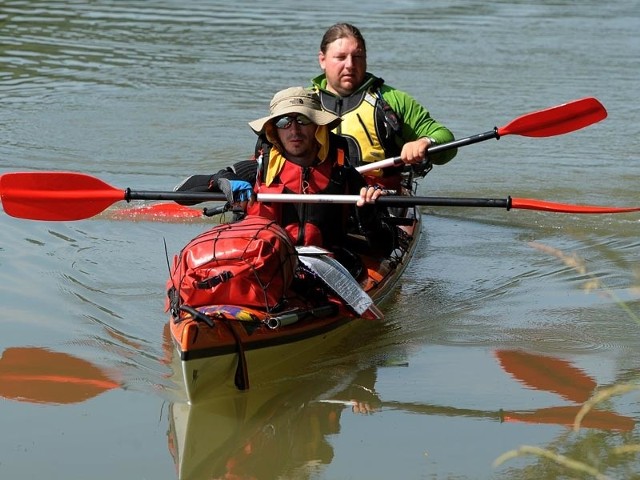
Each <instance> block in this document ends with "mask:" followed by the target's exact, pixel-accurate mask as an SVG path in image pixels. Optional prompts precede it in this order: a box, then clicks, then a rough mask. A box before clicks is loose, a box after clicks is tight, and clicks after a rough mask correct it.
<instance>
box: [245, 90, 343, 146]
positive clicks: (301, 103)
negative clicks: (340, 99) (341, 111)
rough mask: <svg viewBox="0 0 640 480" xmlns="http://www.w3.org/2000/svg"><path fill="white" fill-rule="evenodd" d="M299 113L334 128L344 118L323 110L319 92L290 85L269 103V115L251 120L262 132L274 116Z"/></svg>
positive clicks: (253, 127) (314, 121)
mask: <svg viewBox="0 0 640 480" xmlns="http://www.w3.org/2000/svg"><path fill="white" fill-rule="evenodd" d="M289 113H299V114H301V115H304V116H305V117H307V118H308V119H309V120H311V121H312V122H313V123H315V124H316V125H328V126H329V130H333V129H334V128H335V127H337V126H338V124H339V123H340V122H341V121H342V119H341V118H340V117H338V116H336V115H334V114H333V113H330V112H327V111H324V110H322V106H321V105H320V98H319V97H318V94H317V93H315V92H312V91H310V90H307V89H306V88H304V87H290V88H286V89H284V90H281V91H279V92H278V93H276V94H275V95H274V96H273V98H272V99H271V103H270V104H269V116H268V117H263V118H259V119H257V120H254V121H253V122H249V126H250V127H251V129H252V130H253V131H254V132H255V133H257V134H260V133H262V132H263V131H264V127H265V125H266V124H267V123H269V122H270V121H271V120H273V119H274V118H278V117H281V116H283V115H287V114H289Z"/></svg>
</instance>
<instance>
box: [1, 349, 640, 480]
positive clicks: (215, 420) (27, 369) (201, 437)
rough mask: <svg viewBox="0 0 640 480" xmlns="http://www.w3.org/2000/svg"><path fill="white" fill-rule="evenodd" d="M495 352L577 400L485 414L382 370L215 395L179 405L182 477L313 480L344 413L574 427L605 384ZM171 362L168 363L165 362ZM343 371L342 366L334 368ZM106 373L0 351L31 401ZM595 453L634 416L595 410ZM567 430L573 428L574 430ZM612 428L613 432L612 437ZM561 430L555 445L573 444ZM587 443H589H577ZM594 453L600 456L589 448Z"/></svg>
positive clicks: (101, 380) (100, 388) (517, 374)
mask: <svg viewBox="0 0 640 480" xmlns="http://www.w3.org/2000/svg"><path fill="white" fill-rule="evenodd" d="M494 356H495V358H496V360H497V362H498V364H499V365H500V367H501V368H502V369H503V371H504V372H505V373H506V374H508V375H510V376H511V377H513V378H514V379H515V380H517V381H518V382H520V383H522V384H523V385H524V386H526V387H527V388H530V389H532V390H534V391H539V392H547V393H552V394H554V395H557V396H559V397H560V398H561V399H563V400H565V401H569V402H571V403H572V404H570V405H559V406H554V407H543V408H537V409H535V408H534V409H528V410H503V409H500V410H483V409H471V408H457V407H455V406H450V405H437V404H429V403H418V402H399V401H393V400H384V399H382V398H380V396H379V395H378V394H377V393H376V391H375V383H376V378H377V368H376V367H368V368H361V369H357V370H356V371H355V372H352V375H340V374H335V375H326V376H325V379H326V378H329V379H330V380H329V381H323V382H319V381H317V378H314V377H313V375H311V376H309V377H307V378H305V377H297V378H289V379H283V380H282V381H280V382H277V383H275V384H270V385H265V387H264V388H256V389H253V390H249V391H246V392H234V393H232V394H228V392H227V393H226V394H225V395H220V396H217V397H216V396H215V393H214V394H213V395H212V397H211V401H209V402H205V403H203V404H199V405H197V406H189V405H187V404H186V403H182V402H180V401H174V402H172V403H171V404H170V407H169V414H168V424H169V425H168V449H169V452H170V454H171V456H172V458H173V460H174V462H175V465H176V469H177V471H178V474H179V478H180V479H181V480H199V479H205V478H206V479H211V478H261V477H264V475H268V476H269V477H272V478H276V477H287V478H309V477H312V476H313V475H314V474H317V473H318V472H319V470H320V469H322V468H323V466H328V465H329V464H331V463H332V461H333V458H334V446H333V444H332V436H334V435H336V434H338V433H339V432H340V429H341V425H340V424H341V420H342V417H343V415H345V414H347V415H354V414H365V415H378V414H380V415H384V414H385V412H386V411H393V410H398V411H402V412H407V413H412V414H419V415H425V416H440V417H467V418H474V419H479V420H485V421H492V422H493V421H497V422H500V423H513V422H525V423H529V424H553V425H563V426H567V427H571V426H573V423H574V419H575V417H576V415H577V413H578V411H579V410H580V408H581V404H583V403H584V402H586V401H587V400H589V399H590V398H592V397H593V395H594V393H595V392H596V391H597V390H598V389H599V388H601V386H600V387H599V386H598V385H597V382H596V381H595V380H594V379H593V378H591V377H590V376H589V375H587V374H586V373H585V372H584V371H583V370H581V369H580V368H577V367H576V366H574V365H573V364H572V363H571V362H569V361H567V360H563V359H560V358H555V357H551V356H547V355H540V354H535V353H529V352H524V351H520V350H508V349H500V350H496V351H495V352H494ZM165 361H169V359H165ZM334 373H335V372H334ZM113 377H114V375H113V374H107V373H106V371H105V369H103V368H100V367H98V366H96V365H94V364H92V363H91V362H89V361H87V360H84V359H81V358H78V357H76V356H74V355H71V354H69V353H64V352H55V351H52V350H49V349H46V348H40V347H12V348H7V349H6V350H5V351H4V352H3V354H2V357H0V396H2V397H4V398H7V399H11V400H16V401H21V402H29V403H38V404H42V403H45V404H70V403H79V402H83V401H86V400H89V399H91V398H94V397H96V396H98V395H100V394H102V393H105V392H107V391H109V390H112V389H117V388H120V387H121V383H120V382H117V381H115V380H114V379H113ZM581 427H582V428H583V429H585V430H583V431H586V432H588V433H586V434H585V436H586V437H587V438H590V439H591V441H592V442H593V441H594V440H593V439H599V440H597V441H595V442H596V443H595V444H594V445H592V446H591V447H590V448H592V451H593V452H594V453H597V454H598V455H601V456H602V458H605V457H606V456H607V455H610V454H609V453H608V450H605V448H604V447H606V446H608V445H609V443H611V441H612V440H611V439H612V438H616V437H612V436H611V435H614V434H616V433H626V432H631V431H633V430H634V427H635V419H633V418H631V417H628V416H624V415H620V414H618V413H615V412H613V411H608V410H598V409H592V410H590V411H589V413H588V414H587V415H586V417H585V418H584V419H583V421H582V423H581ZM567 431H568V430H567ZM605 432H609V433H607V434H605ZM567 438H568V437H566V436H565V435H561V436H560V438H559V439H556V440H554V442H552V443H553V444H554V445H552V446H550V447H549V448H558V446H557V445H555V443H558V442H560V443H561V444H562V448H565V449H570V443H569V442H568V440H567ZM577 441H578V442H584V441H585V440H584V439H583V440H580V439H578V440H577ZM590 455H591V454H590Z"/></svg>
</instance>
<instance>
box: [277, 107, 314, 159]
mask: <svg viewBox="0 0 640 480" xmlns="http://www.w3.org/2000/svg"><path fill="white" fill-rule="evenodd" d="M274 125H275V127H276V131H277V133H278V137H279V138H280V143H281V144H282V147H283V148H284V151H285V154H286V157H287V158H289V159H305V160H309V161H314V160H315V157H316V153H317V142H316V128H317V127H318V126H317V125H316V124H315V123H313V122H312V121H311V120H309V119H308V118H307V117H305V116H304V115H301V114H299V113H291V114H289V115H285V116H282V117H280V118H279V119H278V120H276V121H275V122H274Z"/></svg>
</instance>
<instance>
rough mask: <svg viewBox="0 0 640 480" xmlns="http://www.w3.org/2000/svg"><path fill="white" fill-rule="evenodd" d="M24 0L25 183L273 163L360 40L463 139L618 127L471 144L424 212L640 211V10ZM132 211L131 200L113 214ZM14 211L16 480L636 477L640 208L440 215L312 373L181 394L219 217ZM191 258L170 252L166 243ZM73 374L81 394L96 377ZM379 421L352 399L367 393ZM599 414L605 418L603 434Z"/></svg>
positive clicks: (2, 45) (4, 35)
mask: <svg viewBox="0 0 640 480" xmlns="http://www.w3.org/2000/svg"><path fill="white" fill-rule="evenodd" d="M328 5H329V6H327V7H324V6H323V5H322V4H320V3H318V2H308V1H295V2H293V1H288V0H273V1H270V2H248V1H245V0H239V1H237V2H234V3H232V4H229V3H226V2H220V1H218V0H210V1H209V0H186V1H178V0H144V1H143V0H138V1H129V0H122V1H120V0H118V1H116V0H110V1H109V0H97V1H92V2H86V1H80V0H59V1H38V0H29V1H26V0H2V2H1V3H0V173H6V172H11V171H50V170H55V171H77V172H82V173H87V174H90V175H93V176H96V177H98V178H101V179H102V180H104V181H106V182H108V183H109V184H111V185H114V186H117V187H122V188H125V187H131V188H132V189H135V190H170V189H171V188H172V187H173V185H174V184H176V183H177V182H178V181H180V180H181V179H182V178H183V177H184V176H186V175H189V174H191V173H207V172H211V171H215V170H217V169H218V168H220V167H222V166H225V165H227V164H229V163H231V162H234V161H236V160H239V159H244V158H248V157H249V155H250V154H251V153H252V149H253V145H254V141H255V138H254V136H253V134H252V132H251V131H250V129H249V128H248V126H247V124H246V122H247V121H249V120H252V119H255V118H258V117H260V116H263V115H264V114H265V113H266V110H267V106H268V102H269V99H270V98H271V96H272V95H273V93H274V92H275V91H277V90H279V89H281V88H284V87H287V86H291V85H306V84H307V83H308V82H309V79H310V78H312V77H313V76H315V75H317V74H318V65H317V60H316V55H317V50H318V46H319V42H320V38H321V36H322V34H323V33H324V30H325V29H326V28H327V27H328V26H329V25H331V24H333V23H335V22H337V21H349V22H352V23H355V24H356V25H358V26H359V27H360V28H361V30H362V31H363V34H364V35H365V37H366V39H367V42H368V51H369V69H370V70H371V71H372V72H373V73H376V74H378V75H379V76H382V77H383V78H384V79H385V80H386V81H387V83H389V84H391V85H393V86H395V87H397V88H401V89H403V90H406V91H408V92H410V93H411V94H412V95H413V96H414V97H415V98H417V99H418V100H419V101H420V102H422V103H423V104H425V105H426V106H427V107H428V108H429V109H430V111H431V113H432V115H433V116H434V117H435V118H436V119H438V120H439V121H441V122H443V123H445V124H446V125H447V126H449V127H450V128H451V129H452V130H453V131H454V133H455V135H456V136H457V137H459V138H461V137H464V136H468V135H473V134H477V133H481V132H485V131H487V130H490V129H492V128H493V127H494V126H502V125H505V124H507V123H508V122H509V121H511V120H512V119H515V118H517V117H518V116H520V115H523V114H525V113H528V112H532V111H537V110H540V109H543V108H547V107H550V106H554V105H558V104H562V103H564V102H567V101H570V100H574V99H578V98H582V97H596V98H598V99H599V100H600V101H601V102H602V103H603V105H604V106H605V107H606V109H607V111H608V118H607V119H606V120H604V121H601V122H599V123H597V124H594V125H592V126H589V127H587V128H585V129H583V130H580V131H577V132H574V133H570V134H566V135H561V136H557V137H552V138H525V137H520V136H517V135H511V136H505V137H503V138H502V139H500V141H498V142H496V141H494V140H491V141H487V142H483V143H479V144H476V145H471V146H467V147H464V148H461V149H460V151H459V153H458V156H457V157H456V158H455V159H454V160H453V161H452V162H451V163H450V164H448V165H446V166H441V167H436V168H435V169H434V171H433V172H432V173H431V174H429V176H428V177H427V178H425V179H424V180H423V181H422V182H421V184H420V193H421V194H423V195H438V196H451V197H459V196H464V197H491V198H492V197H497V198H504V197H506V196H507V195H512V196H514V197H524V198H530V197H531V198H538V199H541V200H547V201H558V202H565V203H576V204H600V205H615V206H623V205H631V206H633V205H639V204H640V194H638V181H639V180H640V166H639V163H638V160H639V151H640V127H639V125H640V124H639V123H638V118H639V117H640V107H639V106H638V98H639V97H640V83H639V82H638V72H639V71H640V42H639V41H638V31H640V10H638V9H637V8H636V7H637V6H635V5H634V2H628V1H623V0H618V1H612V2H599V1H595V0H587V1H585V2H579V3H576V2H569V1H555V2H526V1H491V2H472V1H470V0H457V1H444V0H436V1H431V2H423V1H419V0H397V1H394V2H383V1H379V0H376V1H373V0H372V1H364V2H346V1H343V0H338V1H336V2H330V3H329V4H328ZM122 208H124V206H123V205H121V204H118V205H115V206H114V207H113V208H112V209H110V210H109V212H113V211H117V210H118V209H122ZM109 212H107V213H105V214H102V215H99V216H97V217H95V218H92V219H88V220H81V221H77V222H40V221H27V220H22V219H17V218H13V217H9V216H8V215H6V214H5V213H4V212H2V213H1V214H0V227H1V228H0V302H1V304H2V306H3V308H2V312H1V313H0V320H1V321H2V325H3V333H2V335H1V336H0V352H2V357H1V358H0V380H1V384H0V385H1V386H0V396H1V397H2V398H0V419H1V424H2V433H1V434H0V477H2V478H15V479H31V478H45V477H46V478H52V479H53V478H55V479H65V480H68V479H89V478H90V479H123V480H124V479H146V478H148V479H151V478H153V479H154V480H160V479H167V480H170V479H176V478H182V479H183V480H186V479H205V478H206V479H212V478H259V479H271V478H317V479H343V478H345V479H346V478H352V479H360V478H362V479H364V478H366V479H387V478H406V479H418V478H434V479H435V478H437V479H440V478H442V479H445V478H447V479H450V478H456V479H488V478H500V479H501V478H505V479H506V478H509V479H514V478H516V479H524V478H536V479H540V478H569V477H571V476H572V475H573V476H578V475H579V473H577V471H576V470H575V468H576V467H574V469H572V468H570V467H566V466H558V465H557V464H556V463H555V462H554V461H552V460H549V459H545V458H543V457H541V456H540V455H536V454H531V453H530V451H528V450H523V451H521V455H519V456H517V457H516V458H512V459H509V460H506V461H505V462H503V463H500V464H494V461H495V460H496V459H497V458H498V457H500V455H502V454H503V453H505V452H509V451H512V450H514V449H518V448H520V447H521V446H523V445H528V446H531V447H537V448H541V449H548V450H549V451H550V452H554V453H555V454H560V455H565V456H566V457H568V458H570V459H573V460H576V461H580V462H584V463H585V464H588V465H589V466H590V467H592V468H594V469H596V470H597V471H599V472H601V473H603V474H606V475H608V476H610V478H629V477H631V476H632V475H637V474H638V467H639V465H640V463H639V461H638V457H637V454H635V453H618V452H616V451H615V450H614V448H615V447H618V446H621V445H626V444H637V443H639V442H640V439H639V432H638V427H637V426H636V422H637V421H638V419H640V405H639V402H638V393H637V392H635V391H630V392H626V393H625V392H622V393H619V394H617V395H612V396H610V397H608V398H606V399H605V400H604V401H603V402H600V403H598V404H597V405H595V406H594V407H593V408H594V409H595V410H598V412H594V413H591V414H588V415H587V416H586V417H585V418H584V420H583V422H582V425H583V428H581V429H579V430H578V431H573V430H572V428H571V425H572V424H573V421H574V417H575V415H576V413H577V412H578V409H579V408H580V406H581V405H582V404H583V403H584V402H585V401H587V400H588V399H589V398H591V397H592V395H594V394H595V393H596V392H603V391H604V392H607V391H608V390H607V389H608V388H609V387H612V386H614V385H635V384H636V382H637V381H638V376H639V375H640V355H638V351H639V348H640V264H639V263H638V253H639V251H640V240H639V239H638V233H639V231H640V223H639V222H640V220H639V219H640V216H639V215H638V214H620V215H574V214H561V213H543V212H538V211H524V210H512V211H510V212H507V211H502V210H496V209H482V208H452V207H451V208H429V209H425V210H424V215H425V226H424V235H423V237H422V239H421V244H420V245H419V247H418V250H417V254H416V257H415V258H414V260H413V262H412V264H411V265H410V267H409V269H408V271H407V272H406V274H405V275H404V277H403V278H402V281H401V283H400V284H399V285H398V288H397V289H396V291H395V293H394V295H393V296H392V298H391V300H390V301H389V303H388V304H387V305H386V306H385V308H384V312H385V315H386V319H385V321H384V322H383V323H368V324H365V325H363V326H362V328H361V329H359V330H358V331H357V333H356V334H354V336H352V337H348V338H347V339H345V340H344V342H343V343H342V344H340V345H338V346H336V348H333V349H331V350H330V351H329V352H328V353H326V354H325V355H323V356H322V358H319V359H316V360H315V362H314V363H313V364H312V366H311V367H310V368H308V369H306V370H304V371H303V372H302V373H301V374H300V375H296V376H293V377H291V378H283V380H282V382H279V383H278V385H273V386H268V387H264V388H258V389H256V390H252V391H250V392H249V393H248V394H246V395H243V394H237V395H231V396H230V397H227V398H223V399H220V400H219V401H217V402H212V403H211V404H210V405H207V406H206V407H203V408H198V409H190V408H189V407H188V406H186V405H184V403H183V400H184V398H183V396H182V394H181V391H180V388H179V385H178V384H176V383H175V382H174V380H173V378H174V377H173V370H172V366H171V364H170V362H168V359H169V357H170V347H168V346H167V341H166V334H165V332H164V328H165V325H166V323H167V316H166V315H165V313H164V311H163V308H164V296H165V294H164V290H165V281H166V278H167V262H166V256H167V252H168V253H169V255H171V254H173V253H175V252H176V251H178V250H179V249H180V248H181V246H183V245H184V244H185V243H186V242H187V241H188V240H189V239H190V238H192V237H193V236H195V235H196V234H197V233H199V232H200V231H202V230H203V229H204V228H206V227H207V223H206V222H203V221H178V220H176V219H170V220H171V221H161V220H159V219H151V220H144V219H142V220H135V219H133V218H126V217H125V219H124V220H123V219H116V218H115V217H114V216H113V215H110V214H109ZM165 243H166V251H165ZM73 379H75V381H74V380H73ZM354 401H355V402H359V403H358V405H366V406H367V408H368V410H366V411H360V410H359V409H358V408H353V402H354ZM590 415H591V416H590Z"/></svg>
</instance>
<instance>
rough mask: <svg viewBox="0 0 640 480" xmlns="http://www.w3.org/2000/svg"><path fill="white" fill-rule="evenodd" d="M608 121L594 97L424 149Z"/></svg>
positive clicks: (549, 133)
mask: <svg viewBox="0 0 640 480" xmlns="http://www.w3.org/2000/svg"><path fill="white" fill-rule="evenodd" d="M605 118H607V110H606V109H605V108H604V106H603V105H602V104H601V103H600V102H599V101H598V100H597V99H596V98H593V97H587V98H581V99H579V100H573V101H571V102H567V103H563V104H561V105H556V106H555V107H550V108H546V109H544V110H539V111H537V112H531V113H527V114H524V115H522V116H520V117H518V118H515V119H514V120H512V121H511V122H509V123H508V124H506V125H505V126H503V127H500V128H498V127H494V129H493V130H489V131H488V132H485V133H480V134H477V135H472V136H470V137H465V138H461V139H459V140H455V141H453V142H449V143H443V144H442V145H435V146H433V147H431V148H429V149H428V150H427V153H428V154H434V153H440V152H444V151H445V150H451V149H453V148H458V147H463V146H465V145H471V144H472V143H478V142H483V141H485V140H489V139H492V138H495V139H496V140H499V139H500V137H504V136H506V135H521V136H523V137H553V136H556V135H563V134H565V133H569V132H574V131H576V130H580V129H581V128H584V127H588V126H589V125H591V124H593V123H596V122H599V121H600V120H604V119H605ZM399 165H402V160H401V159H400V157H393V158H388V159H386V160H380V161H379V162H374V163H370V164H367V165H362V166H360V167H358V171H359V172H360V173H364V172H368V171H371V170H376V169H378V168H385V167H392V166H399Z"/></svg>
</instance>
